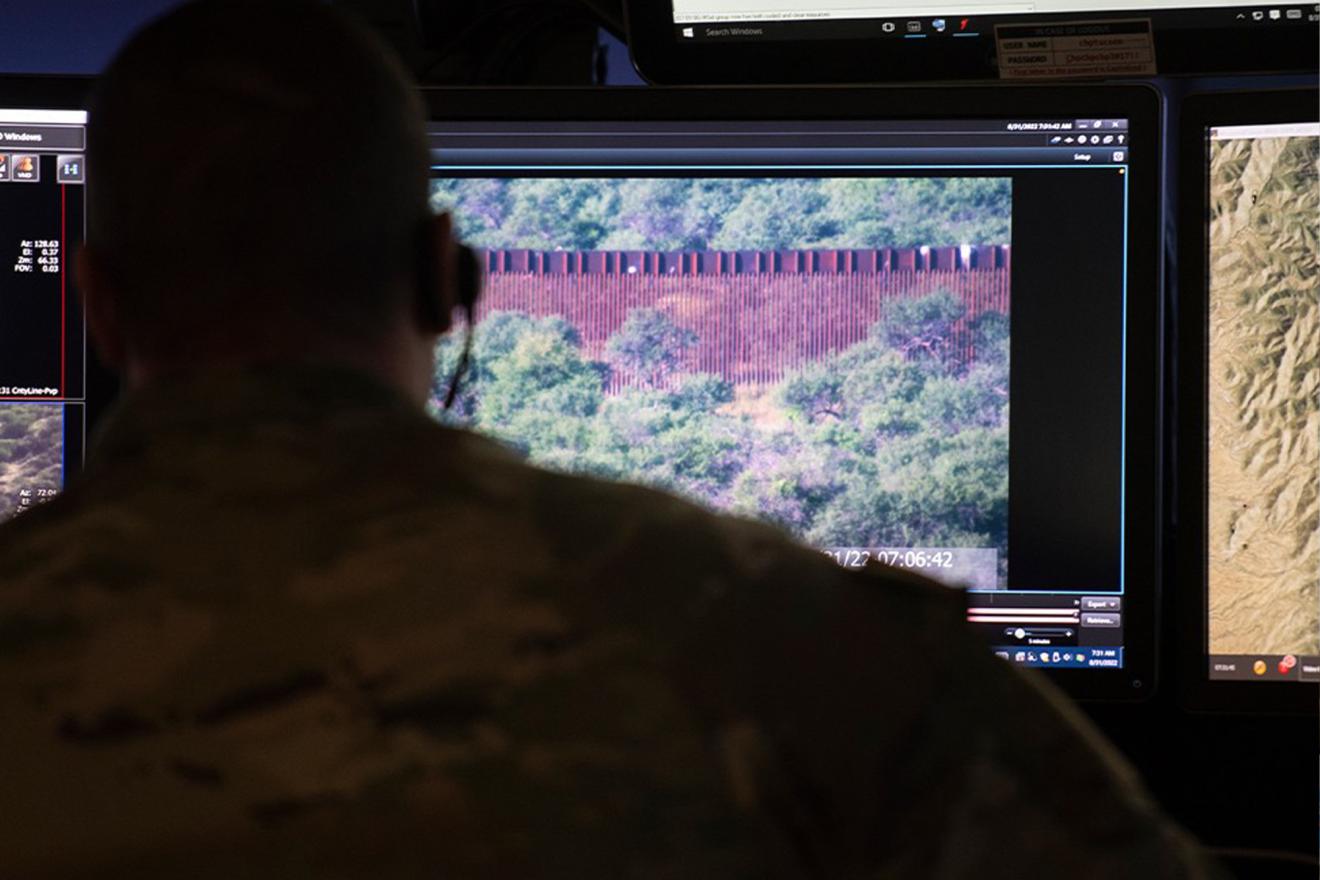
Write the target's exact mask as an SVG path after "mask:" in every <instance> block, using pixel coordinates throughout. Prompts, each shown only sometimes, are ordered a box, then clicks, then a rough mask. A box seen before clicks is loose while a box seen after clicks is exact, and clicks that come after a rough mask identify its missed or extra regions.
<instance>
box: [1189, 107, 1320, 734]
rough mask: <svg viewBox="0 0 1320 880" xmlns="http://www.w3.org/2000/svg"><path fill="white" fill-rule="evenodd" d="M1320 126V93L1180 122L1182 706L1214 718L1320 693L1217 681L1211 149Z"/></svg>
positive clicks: (1293, 706) (1309, 702)
mask: <svg viewBox="0 0 1320 880" xmlns="http://www.w3.org/2000/svg"><path fill="white" fill-rule="evenodd" d="M1317 119H1320V90H1317V89H1313V88H1301V89H1275V90H1269V91H1234V92H1199V93H1196V94H1193V95H1190V96H1189V97H1188V98H1187V99H1186V100H1185V101H1184V102H1183V105H1182V113H1181V117H1180V119H1179V143H1178V161H1179V163H1180V177H1179V181H1178V187H1179V194H1180V195H1179V216H1178V309H1179V319H1178V324H1177V331H1178V340H1177V352H1176V362H1175V367H1176V370H1177V374H1178V375H1177V380H1176V389H1177V395H1178V403H1177V406H1178V413H1179V415H1178V420H1177V421H1178V427H1177V434H1176V436H1175V438H1174V450H1175V452H1174V454H1175V456H1176V462H1175V463H1174V467H1173V468H1172V470H1173V473H1174V474H1175V477H1176V480H1177V488H1176V492H1175V495H1176V504H1175V512H1176V515H1177V517H1178V520H1177V547H1178V550H1177V553H1176V555H1175V559H1174V566H1175V573H1174V577H1173V579H1172V582H1171V583H1172V587H1171V591H1172V592H1174V594H1175V595H1174V597H1173V598H1174V608H1175V609H1176V612H1175V613H1176V616H1177V634H1178V638H1177V641H1176V644H1177V646H1178V650H1177V677H1178V694H1179V701H1180V702H1182V703H1183V704H1184V705H1185V706H1186V707H1187V708H1189V709H1192V710H1197V711H1209V712H1235V713H1289V714H1292V713H1297V714H1308V715H1314V714H1316V713H1317V709H1318V707H1320V688H1317V687H1316V686H1308V685H1307V684H1306V683H1301V682H1282V681H1280V682H1272V681H1216V680H1212V679H1211V678H1210V677H1209V673H1208V672H1207V666H1206V664H1207V662H1208V658H1209V650H1208V649H1209V644H1208V639H1209V632H1208V621H1207V617H1206V605H1207V596H1206V559H1205V544H1206V540H1207V524H1206V516H1207V505H1206V468H1207V467H1208V462H1207V456H1206V442H1205V440H1204V438H1205V432H1206V409H1207V403H1206V394H1207V392H1206V383H1207V381H1208V377H1207V368H1206V356H1207V352H1206V335H1207V333H1208V329H1207V308H1208V289H1207V284H1208V281H1209V279H1208V271H1207V264H1208V262H1209V253H1208V250H1207V246H1208V236H1209V230H1208V224H1207V222H1206V220H1207V217H1208V200H1209V174H1208V172H1209V150H1208V146H1209V140H1208V138H1207V136H1206V132H1207V130H1208V129H1209V128H1210V127H1211V126H1214V125H1251V124H1267V123H1276V122H1313V121H1316V120H1317Z"/></svg>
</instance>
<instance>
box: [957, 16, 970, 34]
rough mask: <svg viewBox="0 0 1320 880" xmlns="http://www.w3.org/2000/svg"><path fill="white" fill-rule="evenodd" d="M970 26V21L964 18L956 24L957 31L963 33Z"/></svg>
mask: <svg viewBox="0 0 1320 880" xmlns="http://www.w3.org/2000/svg"><path fill="white" fill-rule="evenodd" d="M971 24H972V20H971V19H970V18H964V19H962V20H960V21H959V22H958V30H960V31H965V30H967V28H968V27H970V26H971Z"/></svg>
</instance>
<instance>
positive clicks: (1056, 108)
mask: <svg viewBox="0 0 1320 880" xmlns="http://www.w3.org/2000/svg"><path fill="white" fill-rule="evenodd" d="M423 97H424V99H425V101H426V104H427V109H428V115H429V117H430V119H431V120H432V121H464V122H469V121H497V120H502V121H507V120H528V121H536V120H574V121H596V120H601V121H612V120H621V121H622V120H632V121H637V120H739V119H747V120H750V119H806V120H810V119H866V118H868V117H869V118H875V117H876V116H883V117H885V118H900V119H922V118H940V117H945V118H947V117H950V116H954V117H964V118H976V117H1014V116H1042V117H1047V116H1067V117H1069V118H1074V117H1078V118H1079V117H1085V116H1095V117H1098V118H1103V117H1127V118H1129V119H1130V120H1131V121H1132V141H1131V144H1132V155H1133V157H1134V158H1133V162H1132V164H1131V165H1130V173H1131V175H1132V182H1131V190H1130V211H1129V216H1130V242H1131V247H1130V248H1129V259H1128V291H1129V300H1128V303H1129V321H1130V323H1129V328H1128V329H1129V362H1128V400H1129V405H1130V408H1129V414H1128V436H1127V442H1128V450H1129V454H1128V463H1129V469H1128V473H1127V491H1128V499H1129V502H1128V518H1127V524H1126V527H1127V530H1128V531H1127V534H1128V561H1127V572H1126V577H1127V581H1128V583H1130V584H1149V586H1150V589H1149V590H1146V591H1144V592H1143V591H1141V590H1135V591H1134V590H1129V592H1128V593H1127V594H1126V595H1125V598H1124V607H1125V616H1126V618H1127V621H1128V623H1127V625H1126V626H1125V629H1124V631H1125V645H1124V655H1125V665H1124V668H1123V669H1120V670H1089V669H1088V670H1067V671H1062V670H1060V671H1055V670H1048V669H1046V670H1043V671H1044V672H1045V673H1046V674H1047V675H1048V676H1050V677H1051V678H1053V679H1054V681H1055V682H1056V683H1057V684H1058V685H1060V686H1061V687H1062V688H1063V689H1065V690H1066V691H1068V692H1069V693H1071V694H1073V695H1074V696H1076V697H1078V698H1080V699H1090V700H1142V699H1146V698H1147V697H1149V696H1150V695H1151V694H1152V693H1153V692H1154V690H1155V683H1156V673H1157V669H1156V646H1157V638H1156V623H1157V619H1158V615H1157V613H1156V609H1157V607H1158V602H1159V587H1160V572H1161V565H1160V561H1161V558H1162V556H1161V549H1160V539H1161V535H1160V530H1159V524H1160V522H1161V521H1162V519H1161V505H1162V492H1161V490H1160V486H1161V479H1162V464H1161V457H1160V456H1161V437H1162V433H1161V420H1160V418H1159V413H1160V407H1161V406H1162V404H1163V401H1162V390H1161V383H1160V376H1161V371H1162V369H1163V361H1162V341H1161V340H1162V334H1161V332H1160V328H1161V327H1162V320H1163V314H1162V310H1163V298H1162V296H1161V285H1160V272H1161V248H1160V245H1159V242H1160V228H1161V227H1160V220H1159V212H1160V201H1159V197H1158V192H1159V189H1158V187H1159V167H1160V155H1161V154H1160V149H1161V147H1160V113H1161V99H1160V96H1159V94H1158V92H1156V91H1155V90H1154V89H1151V88H1149V87H1146V86H1142V85H1123V86H1103V87H1085V86H1049V87H1041V86H1000V85H990V86H959V87H952V88H934V87H913V88H903V89H885V88H875V87H861V86H859V87H847V86H845V87H802V88H792V89H785V88H768V87H747V88H738V89H728V88H716V87H708V88H665V87H659V88H650V89H610V90H588V89H571V88H551V89H518V88H500V87H490V88H476V89H443V88H434V89H426V90H423ZM867 108H882V112H879V113H877V112H875V111H874V110H871V111H869V112H868V109H867ZM1134 341H1135V343H1136V344H1133V342H1134Z"/></svg>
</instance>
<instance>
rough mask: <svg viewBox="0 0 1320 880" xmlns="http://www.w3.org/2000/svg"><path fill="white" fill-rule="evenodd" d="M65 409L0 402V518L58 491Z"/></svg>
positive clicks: (61, 471) (5, 517)
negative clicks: (0, 403)
mask: <svg viewBox="0 0 1320 880" xmlns="http://www.w3.org/2000/svg"><path fill="white" fill-rule="evenodd" d="M63 411H64V408H63V407H62V406H59V405H58V404H56V405H52V404H49V403H7V404H2V405H0V520H5V519H8V518H9V517H11V516H13V515H14V514H16V513H19V512H21V511H22V510H23V509H25V508H27V507H30V506H31V505H33V504H35V503H37V502H38V501H41V500H43V499H45V498H47V497H50V496H51V495H53V494H54V493H55V492H58V491H59V489H60V484H61V477H62V473H63V470H64V462H63V460H64V455H63V448H62V447H63V433H64V419H63Z"/></svg>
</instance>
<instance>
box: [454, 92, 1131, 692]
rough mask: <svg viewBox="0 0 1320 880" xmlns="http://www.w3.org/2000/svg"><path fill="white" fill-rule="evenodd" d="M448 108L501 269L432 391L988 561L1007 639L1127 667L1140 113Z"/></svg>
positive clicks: (537, 443)
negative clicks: (556, 113)
mask: <svg viewBox="0 0 1320 880" xmlns="http://www.w3.org/2000/svg"><path fill="white" fill-rule="evenodd" d="M510 103H511V105H512V103H513V102H512V101H511V102H510ZM431 135H432V141H433V146H434V154H433V155H434V157H435V158H434V163H435V164H434V168H433V181H432V193H433V195H432V199H433V207H434V208H435V209H436V210H442V211H449V212H452V214H453V215H454V217H455V219H456V221H457V225H458V228H459V230H460V232H461V235H462V236H463V238H464V239H465V240H466V241H467V242H468V243H469V244H471V245H472V246H474V247H476V248H478V249H480V251H481V253H482V259H483V261H484V265H485V269H486V288H485V294H484V297H483V299H482V301H481V303H480V307H479V310H478V313H477V319H478V323H477V326H476V334H475V347H474V352H473V358H472V366H471V369H470V370H469V373H468V378H467V380H466V381H465V383H464V384H463V390H462V393H461V394H460V395H459V397H458V400H457V403H456V405H455V406H454V407H453V409H452V410H450V411H448V412H444V411H442V410H441V407H440V403H439V402H440V401H441V400H442V399H443V396H444V391H445V388H446V383H447V378H448V375H449V371H450V370H452V368H453V367H454V365H455V363H456V361H457V357H458V352H459V349H460V347H461V341H460V339H459V338H458V337H457V336H451V337H450V338H449V339H448V340H447V341H445V342H444V343H443V344H442V346H441V349H440V352H439V364H440V366H439V367H438V369H437V372H436V376H437V384H436V388H435V394H436V402H435V411H436V414H437V416H438V417H440V418H442V419H444V420H447V421H451V422H456V423H459V424H464V425H469V426H472V427H474V428H476V429H477V430H479V431H482V432H485V433H488V434H490V435H491V436H493V437H496V438H498V439H500V440H502V441H503V442H505V443H507V444H509V445H510V446H511V447H513V448H515V449H517V450H519V451H521V452H523V453H525V454H526V455H527V456H528V458H529V459H530V460H531V461H533V462H535V463H538V464H541V465H544V466H546V467H550V468H555V469H560V470H565V471H570V472H574V473H585V474H593V475H598V476H602V477H607V478H611V479H621V480H627V481H633V482H639V483H643V484H647V485H651V486H655V487H658V488H662V489H665V490H669V491H672V492H675V493H677V494H679V495H682V496H684V497H686V498H689V499H691V500H693V501H695V502H697V503H699V504H701V505H704V506H706V507H709V508H713V509H715V510H719V511H727V512H730V513H735V514H740V515H745V516H750V517H756V518H760V519H764V520H767V521H769V522H771V523H774V524H776V525H778V526H781V527H783V528H784V529H786V530H788V531H789V532H791V533H792V534H794V535H796V536H797V537H799V538H800V539H802V540H803V541H805V542H807V543H809V544H811V545H813V546H815V547H818V548H819V549H820V550H821V551H822V552H823V553H825V554H827V555H828V556H829V557H830V558H832V559H833V560H835V561H836V562H837V563H838V564H840V565H845V566H862V565H865V564H867V563H868V562H872V561H879V562H882V563H886V564H889V565H894V566H899V567H902V568H907V569H911V570H914V571H918V572H921V573H922V574H925V575H928V576H930V577H932V578H935V579H937V580H940V581H943V582H945V583H947V584H950V585H952V586H957V587H959V588H965V589H967V590H969V591H971V593H970V595H971V596H972V600H971V603H970V604H971V612H970V615H971V620H972V621H973V622H974V623H975V624H977V626H978V627H979V628H981V630H982V631H983V632H984V634H985V635H986V637H987V639H988V640H989V641H991V643H992V644H993V645H994V647H995V649H996V650H997V651H998V652H999V653H1000V654H1001V656H1003V657H1005V658H1006V659H1008V660H1010V661H1013V662H1017V663H1022V664H1025V665H1031V666H1054V667H1060V668H1091V669H1105V668H1110V669H1112V668H1118V667H1120V666H1121V665H1122V664H1123V660H1124V623H1125V621H1124V602H1125V592H1126V591H1127V590H1128V583H1127V581H1126V567H1125V540H1126V537H1125V527H1124V523H1125V435H1124V429H1125V419H1126V417H1127V415H1128V413H1127V410H1126V409H1125V407H1126V406H1127V404H1126V401H1125V387H1124V378H1125V343H1126V333H1127V330H1126V326H1125V319H1126V315H1127V312H1126V296H1127V291H1126V279H1125V267H1126V263H1125V260H1126V255H1127V251H1128V247H1129V241H1128V237H1127V235H1128V232H1127V229H1128V223H1127V208H1128V195H1129V175H1128V173H1127V172H1128V167H1129V162H1130V159H1131V146H1130V136H1131V132H1130V131H1129V120H1127V119H1121V118H1103V119H1076V118H1071V117H1070V118H1062V117H1060V118H1049V119H1042V118H995V119H960V118H949V119H939V120H930V119H925V120H899V119H884V120H882V119H874V120H866V121H836V122H825V121H801V120H799V121H791V120H760V121H742V122H733V121H730V122H717V121H709V120H707V121H689V122H677V121H671V122H658V121H657V122H637V121H632V122H622V121H620V122H602V121H594V122H532V121H526V122H517V121H508V120H505V121H490V122H475V121H463V122H459V121H454V122H445V121H435V122H433V124H432V128H431ZM676 552H681V551H679V550H677V549H676ZM1149 587H1150V584H1149V582H1148V579H1146V578H1143V579H1142V583H1141V584H1140V586H1139V589H1143V590H1146V589H1149Z"/></svg>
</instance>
